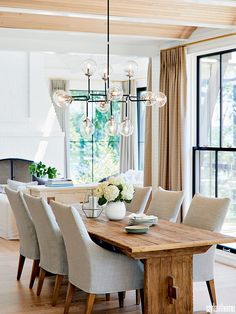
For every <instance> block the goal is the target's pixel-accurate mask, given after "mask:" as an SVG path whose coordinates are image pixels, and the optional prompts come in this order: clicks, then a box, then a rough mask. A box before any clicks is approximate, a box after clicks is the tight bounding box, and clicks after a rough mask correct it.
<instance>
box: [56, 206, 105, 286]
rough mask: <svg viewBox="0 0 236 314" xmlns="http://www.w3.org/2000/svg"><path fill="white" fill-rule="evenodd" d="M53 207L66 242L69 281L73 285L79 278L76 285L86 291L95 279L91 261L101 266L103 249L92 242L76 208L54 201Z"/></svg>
mask: <svg viewBox="0 0 236 314" xmlns="http://www.w3.org/2000/svg"><path fill="white" fill-rule="evenodd" d="M51 206H52V210H53V212H54V214H55V216H56V219H57V222H58V224H59V226H60V229H61V232H62V234H63V238H64V241H65V246H66V252H67V256H68V264H69V280H70V282H72V283H73V281H75V278H77V279H78V280H77V281H76V283H75V285H77V286H79V287H80V288H81V289H82V290H84V291H86V287H87V286H88V284H89V283H90V282H91V280H92V279H91V278H92V277H93V276H92V271H94V272H95V270H94V269H93V270H92V267H91V263H92V262H91V261H92V259H95V260H96V262H97V263H95V264H99V259H100V257H101V256H100V255H101V254H100V253H101V252H100V251H102V249H101V248H100V247H99V246H98V245H96V244H95V243H94V242H93V241H92V240H91V238H90V236H89V234H88V232H87V229H86V227H85V225H84V223H83V220H82V218H81V216H80V214H79V212H78V211H77V210H76V209H75V208H73V207H71V206H66V205H64V204H61V203H57V202H53V201H52V202H51ZM97 250H98V252H97V253H96V251H97ZM97 271H99V270H97Z"/></svg>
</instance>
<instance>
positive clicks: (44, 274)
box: [37, 267, 46, 296]
mask: <svg viewBox="0 0 236 314" xmlns="http://www.w3.org/2000/svg"><path fill="white" fill-rule="evenodd" d="M45 276H46V270H44V269H42V268H41V267H40V272H39V280H38V287H37V296H39V295H40V294H41V291H42V287H43V282H44V278H45Z"/></svg>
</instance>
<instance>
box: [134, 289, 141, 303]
mask: <svg viewBox="0 0 236 314" xmlns="http://www.w3.org/2000/svg"><path fill="white" fill-rule="evenodd" d="M135 292H136V304H137V305H139V304H140V291H139V290H138V289H137V290H136V291H135Z"/></svg>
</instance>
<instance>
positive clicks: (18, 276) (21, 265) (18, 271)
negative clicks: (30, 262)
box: [16, 254, 25, 280]
mask: <svg viewBox="0 0 236 314" xmlns="http://www.w3.org/2000/svg"><path fill="white" fill-rule="evenodd" d="M24 263H25V256H23V255H21V254H20V256H19V262H18V270H17V277H16V278H17V280H20V277H21V274H22V270H23V267H24Z"/></svg>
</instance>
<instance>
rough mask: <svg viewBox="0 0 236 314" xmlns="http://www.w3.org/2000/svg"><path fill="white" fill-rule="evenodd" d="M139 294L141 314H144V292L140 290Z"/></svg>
mask: <svg viewBox="0 0 236 314" xmlns="http://www.w3.org/2000/svg"><path fill="white" fill-rule="evenodd" d="M139 293H140V299H141V306H142V314H144V291H143V289H140V290H139Z"/></svg>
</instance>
